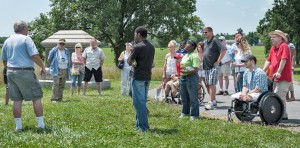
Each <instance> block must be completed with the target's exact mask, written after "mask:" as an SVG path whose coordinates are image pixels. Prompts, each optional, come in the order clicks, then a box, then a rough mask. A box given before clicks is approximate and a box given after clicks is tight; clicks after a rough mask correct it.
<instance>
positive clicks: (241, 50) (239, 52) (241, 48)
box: [232, 36, 252, 92]
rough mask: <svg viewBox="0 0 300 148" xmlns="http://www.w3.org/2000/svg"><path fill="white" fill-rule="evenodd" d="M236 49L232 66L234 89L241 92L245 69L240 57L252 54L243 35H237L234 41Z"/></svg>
mask: <svg viewBox="0 0 300 148" xmlns="http://www.w3.org/2000/svg"><path fill="white" fill-rule="evenodd" d="M236 46H237V48H236V50H235V51H234V52H235V57H234V62H233V63H232V66H233V67H235V76H236V91H237V92H241V91H242V87H243V74H244V72H245V71H246V67H245V64H244V63H242V61H241V59H243V58H244V57H245V56H246V55H248V54H252V52H251V49H250V45H249V44H248V42H247V40H246V39H245V37H243V36H239V37H238V39H237V42H236Z"/></svg>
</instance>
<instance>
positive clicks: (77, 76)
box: [72, 72, 83, 87]
mask: <svg viewBox="0 0 300 148" xmlns="http://www.w3.org/2000/svg"><path fill="white" fill-rule="evenodd" d="M82 77H83V73H82V72H80V74H79V75H73V76H72V87H75V84H76V81H77V86H78V87H80V86H81V83H82Z"/></svg>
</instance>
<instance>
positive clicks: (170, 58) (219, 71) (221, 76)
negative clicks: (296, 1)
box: [163, 27, 295, 120]
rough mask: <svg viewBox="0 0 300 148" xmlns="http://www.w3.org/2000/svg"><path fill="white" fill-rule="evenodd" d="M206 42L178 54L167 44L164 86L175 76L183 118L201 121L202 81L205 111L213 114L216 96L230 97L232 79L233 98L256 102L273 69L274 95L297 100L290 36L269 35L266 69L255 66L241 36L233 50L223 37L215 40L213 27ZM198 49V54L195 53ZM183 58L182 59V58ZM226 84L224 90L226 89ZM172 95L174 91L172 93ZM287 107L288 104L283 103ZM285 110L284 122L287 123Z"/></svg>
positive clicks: (189, 44) (188, 45) (190, 43)
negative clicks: (200, 94)
mask: <svg viewBox="0 0 300 148" xmlns="http://www.w3.org/2000/svg"><path fill="white" fill-rule="evenodd" d="M203 33H204V37H205V38H206V42H199V43H198V44H196V42H194V41H192V40H189V41H187V42H186V43H185V44H186V45H185V46H182V44H181V46H180V48H179V49H178V50H177V51H176V52H175V50H174V49H173V46H172V42H173V41H170V43H169V44H168V48H169V53H168V54H167V55H166V58H165V64H164V73H163V80H164V81H163V82H164V85H163V87H165V86H168V85H169V84H172V83H170V82H172V81H173V79H171V80H170V78H171V75H172V74H175V75H176V76H177V77H178V79H176V80H178V81H179V84H180V85H178V87H177V88H175V89H180V96H181V99H182V112H181V115H180V118H184V117H186V116H189V118H190V120H195V119H198V118H199V103H198V100H197V99H198V96H197V95H198V89H197V87H195V86H197V85H198V83H199V81H200V82H201V81H203V82H204V84H205V86H206V89H207V91H208V94H209V101H208V103H207V104H205V109H206V110H212V109H214V107H215V106H217V100H216V95H229V92H228V87H229V78H228V77H229V76H230V75H232V76H233V79H234V84H233V85H234V88H235V93H236V94H233V95H232V97H233V98H239V99H240V100H246V101H251V100H256V99H257V98H258V96H259V95H260V94H261V93H262V92H264V91H267V90H268V86H267V84H268V83H267V81H268V80H267V75H266V71H267V69H268V68H269V67H270V66H269V65H271V67H273V68H272V73H273V74H272V77H271V79H272V78H274V84H275V85H274V92H275V93H277V94H278V95H279V96H280V97H281V99H282V100H283V102H285V101H286V100H288V101H290V100H295V98H294V95H293V90H292V89H291V90H292V91H291V92H292V93H291V98H289V97H288V88H289V87H290V88H291V85H292V84H291V82H292V68H293V64H291V63H295V61H294V60H293V59H294V56H295V53H294V52H295V46H294V45H291V44H290V45H289V46H290V47H292V49H291V48H289V46H288V45H287V43H289V41H288V39H287V35H286V34H284V33H283V32H282V31H279V30H275V31H273V32H271V33H270V34H269V36H270V37H271V40H272V43H273V46H272V48H271V50H270V55H269V57H268V58H267V60H266V63H265V65H264V67H263V68H258V67H257V66H256V64H257V59H256V57H255V56H254V55H253V54H252V52H251V48H250V45H249V43H248V42H247V40H246V38H245V37H244V36H242V35H241V34H236V35H235V43H234V44H232V45H231V46H230V45H228V44H226V39H225V37H224V36H220V37H218V38H217V37H216V36H214V34H213V29H212V28H211V27H206V28H204V30H203ZM195 49H197V52H194V50H195ZM291 53H293V54H291ZM176 54H181V55H183V56H182V58H181V59H180V62H179V63H180V66H179V67H180V68H179V69H180V72H177V73H176V70H172V69H176V68H177V69H178V67H176V64H175V63H176V62H178V60H177V59H176V58H175V57H176ZM179 57H180V56H179ZM223 80H225V87H223ZM218 83H219V86H220V89H219V92H217V91H216V90H217V88H216V85H217V84H218ZM169 89H170V88H168V87H166V88H165V90H166V91H165V96H166V97H168V95H169V92H170V90H169ZM171 92H172V93H171V95H173V94H174V93H173V91H172V90H171ZM284 106H285V103H284ZM287 116H288V115H287V113H286V109H285V112H284V116H283V119H287V118H288V117H287Z"/></svg>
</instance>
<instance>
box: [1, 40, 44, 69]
mask: <svg viewBox="0 0 300 148" xmlns="http://www.w3.org/2000/svg"><path fill="white" fill-rule="evenodd" d="M37 54H39V52H38V50H37V48H36V46H35V44H34V42H33V41H32V39H31V38H30V37H28V36H25V35H22V34H14V35H12V36H10V37H9V38H8V39H7V40H5V42H4V44H3V47H2V60H3V61H7V67H23V68H24V67H34V61H33V60H32V57H31V56H33V55H37Z"/></svg>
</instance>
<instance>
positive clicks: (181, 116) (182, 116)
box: [179, 113, 189, 119]
mask: <svg viewBox="0 0 300 148" xmlns="http://www.w3.org/2000/svg"><path fill="white" fill-rule="evenodd" d="M188 116H189V115H187V114H184V113H181V115H180V116H179V118H180V119H183V118H184V117H188Z"/></svg>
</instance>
